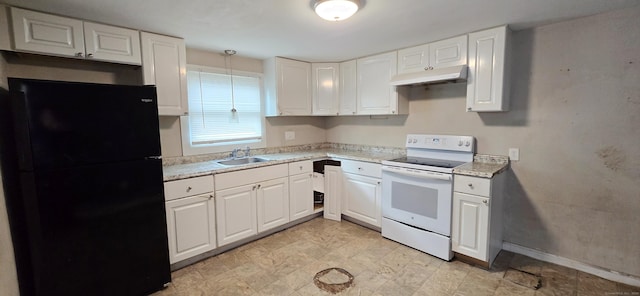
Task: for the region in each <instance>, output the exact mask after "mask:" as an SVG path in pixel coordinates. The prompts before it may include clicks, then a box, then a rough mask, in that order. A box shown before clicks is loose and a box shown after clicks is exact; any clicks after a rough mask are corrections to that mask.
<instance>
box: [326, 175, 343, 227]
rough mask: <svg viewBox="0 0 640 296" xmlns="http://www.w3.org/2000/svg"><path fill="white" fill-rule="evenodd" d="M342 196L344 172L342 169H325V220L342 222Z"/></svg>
mask: <svg viewBox="0 0 640 296" xmlns="http://www.w3.org/2000/svg"><path fill="white" fill-rule="evenodd" d="M341 194H342V172H341V171H340V167H337V166H329V165H327V166H325V167H324V213H323V215H324V218H325V219H330V220H335V221H340V220H341V219H342V216H341V213H342V211H341V209H340V204H341V203H342V202H341V199H342V197H341Z"/></svg>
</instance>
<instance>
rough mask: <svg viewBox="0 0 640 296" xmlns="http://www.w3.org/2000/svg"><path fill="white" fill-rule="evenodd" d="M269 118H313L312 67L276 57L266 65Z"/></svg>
mask: <svg viewBox="0 0 640 296" xmlns="http://www.w3.org/2000/svg"><path fill="white" fill-rule="evenodd" d="M264 75H265V76H264V82H265V90H266V91H265V93H266V101H267V108H266V115H267V116H286V115H311V64H310V63H307V62H301V61H295V60H289V59H284V58H280V57H275V58H272V59H268V60H265V61H264Z"/></svg>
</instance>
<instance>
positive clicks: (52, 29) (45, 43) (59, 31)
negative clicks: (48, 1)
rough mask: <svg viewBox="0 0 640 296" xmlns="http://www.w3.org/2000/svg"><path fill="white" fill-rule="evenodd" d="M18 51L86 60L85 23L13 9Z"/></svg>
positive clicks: (14, 31)
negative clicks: (83, 58)
mask: <svg viewBox="0 0 640 296" xmlns="http://www.w3.org/2000/svg"><path fill="white" fill-rule="evenodd" d="M11 18H12V21H13V37H14V46H15V49H16V50H19V51H27V52H35V53H46V54H51V55H59V56H67V57H84V54H85V50H84V30H83V28H82V21H80V20H76V19H72V18H67V17H60V16H55V15H50V14H46V13H40V12H35V11H30V10H24V9H20V8H15V7H12V8H11Z"/></svg>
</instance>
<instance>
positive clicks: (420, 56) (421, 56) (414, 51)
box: [398, 44, 429, 74]
mask: <svg viewBox="0 0 640 296" xmlns="http://www.w3.org/2000/svg"><path fill="white" fill-rule="evenodd" d="M428 66H429V44H424V45H419V46H414V47H410V48H405V49H401V50H398V74H404V73H414V72H421V71H424V70H425V68H427V67H428Z"/></svg>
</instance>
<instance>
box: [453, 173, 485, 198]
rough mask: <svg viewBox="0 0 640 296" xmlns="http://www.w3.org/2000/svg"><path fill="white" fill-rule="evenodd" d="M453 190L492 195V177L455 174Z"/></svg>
mask: <svg viewBox="0 0 640 296" xmlns="http://www.w3.org/2000/svg"><path fill="white" fill-rule="evenodd" d="M453 191H457V192H463V193H469V194H475V195H480V196H486V197H490V196H491V179H485V178H478V177H470V176H460V175H455V177H454V179H453Z"/></svg>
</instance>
